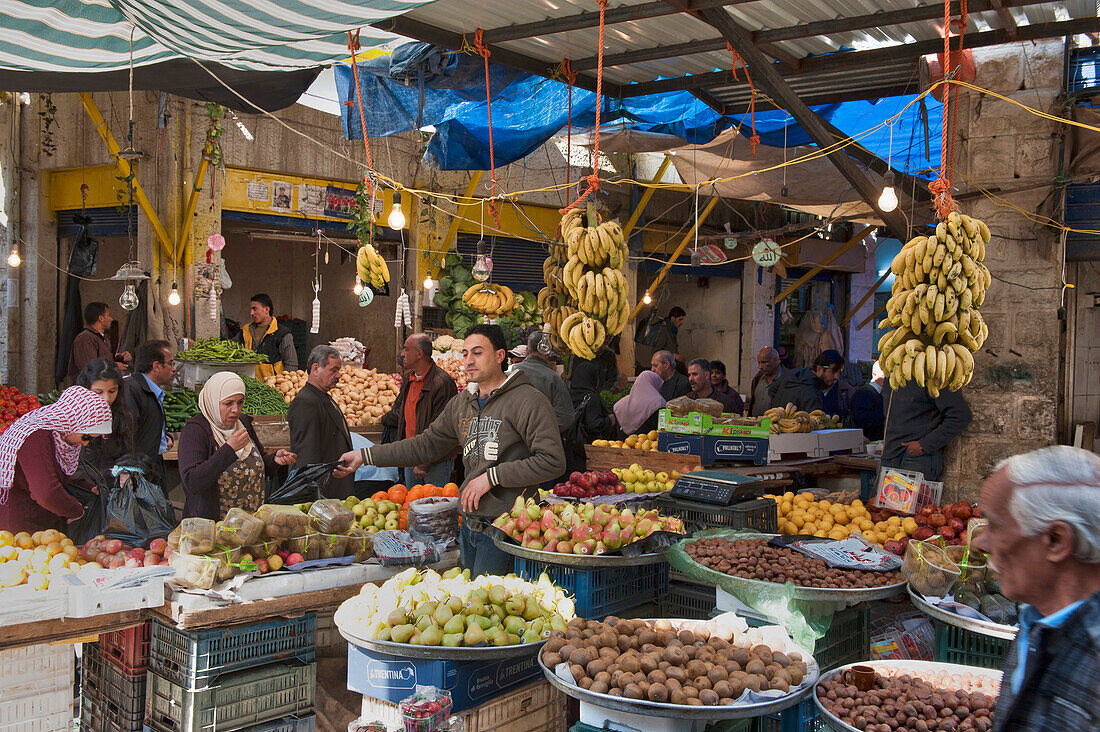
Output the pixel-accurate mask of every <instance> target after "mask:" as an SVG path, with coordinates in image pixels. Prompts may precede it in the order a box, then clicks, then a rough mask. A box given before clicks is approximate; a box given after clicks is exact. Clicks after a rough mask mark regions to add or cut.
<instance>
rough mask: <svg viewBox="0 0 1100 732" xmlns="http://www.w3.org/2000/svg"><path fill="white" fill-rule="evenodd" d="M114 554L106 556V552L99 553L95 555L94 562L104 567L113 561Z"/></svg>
mask: <svg viewBox="0 0 1100 732" xmlns="http://www.w3.org/2000/svg"><path fill="white" fill-rule="evenodd" d="M114 557H115V555H114V554H108V553H107V552H99V553H97V554H96V555H95V560H96V561H97V562H99V564H100V566H103V567H106V566H107V565H109V564H110V563H111V560H112V559H114Z"/></svg>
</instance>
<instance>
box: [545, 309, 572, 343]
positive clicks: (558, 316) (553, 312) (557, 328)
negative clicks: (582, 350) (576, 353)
mask: <svg viewBox="0 0 1100 732" xmlns="http://www.w3.org/2000/svg"><path fill="white" fill-rule="evenodd" d="M577 312H578V311H577V309H576V308H575V307H573V306H572V305H568V304H562V305H558V306H556V307H553V308H551V309H550V312H549V314H548V316H547V318H546V322H547V323H548V324H549V325H550V343H551V344H553V346H554V348H557V349H562V348H566V347H567V344H566V342H565V339H564V338H563V337H562V335H561V333H562V324H563V323H564V322H565V321H566V319H568V318H569V317H570V316H572V315H574V314H576V313H577ZM570 350H572V349H570Z"/></svg>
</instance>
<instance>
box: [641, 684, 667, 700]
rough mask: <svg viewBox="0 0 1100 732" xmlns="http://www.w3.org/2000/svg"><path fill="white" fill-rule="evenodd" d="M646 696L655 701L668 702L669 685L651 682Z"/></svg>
mask: <svg viewBox="0 0 1100 732" xmlns="http://www.w3.org/2000/svg"><path fill="white" fill-rule="evenodd" d="M646 696H647V697H649V700H650V701H653V702H667V701H668V697H669V691H668V687H667V686H665V685H664V684H651V685H650V687H649V691H647V692H646Z"/></svg>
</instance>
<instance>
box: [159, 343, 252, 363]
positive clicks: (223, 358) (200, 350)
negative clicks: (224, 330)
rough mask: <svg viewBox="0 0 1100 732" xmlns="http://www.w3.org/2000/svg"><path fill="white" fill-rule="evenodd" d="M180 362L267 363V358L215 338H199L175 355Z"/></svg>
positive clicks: (241, 346) (235, 344)
mask: <svg viewBox="0 0 1100 732" xmlns="http://www.w3.org/2000/svg"><path fill="white" fill-rule="evenodd" d="M176 358H178V359H180V360H181V361H220V362H222V363H267V356H264V355H261V354H259V353H256V352H254V351H250V350H249V349H247V348H245V347H244V346H243V345H241V344H240V343H234V342H233V341H222V340H218V339H217V338H200V339H199V340H197V341H195V344H194V345H193V346H191V347H190V348H188V349H187V350H186V351H181V352H180V353H177V354H176Z"/></svg>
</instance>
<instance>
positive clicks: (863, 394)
mask: <svg viewBox="0 0 1100 732" xmlns="http://www.w3.org/2000/svg"><path fill="white" fill-rule="evenodd" d="M882 384H883V373H882V367H881V366H879V365H878V361H875V363H874V365H872V366H871V382H870V383H869V384H864V385H863V386H861V387H859V388H858V389H856V393H855V394H853V395H852V405H851V406H852V426H853V427H858V428H860V429H861V430H863V436H864V437H866V438H867V439H868V440H870V441H871V442H875V441H876V440H881V439H882V430H883V428H884V427H885V426H886V410H885V409H884V408H883V402H882Z"/></svg>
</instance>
